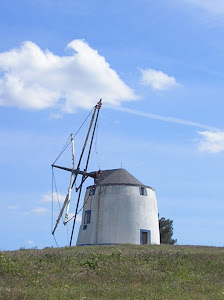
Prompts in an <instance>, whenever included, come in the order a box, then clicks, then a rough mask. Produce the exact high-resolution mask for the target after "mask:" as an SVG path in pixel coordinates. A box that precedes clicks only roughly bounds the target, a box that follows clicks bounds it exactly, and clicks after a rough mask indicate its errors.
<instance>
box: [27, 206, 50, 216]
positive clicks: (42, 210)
mask: <svg viewBox="0 0 224 300" xmlns="http://www.w3.org/2000/svg"><path fill="white" fill-rule="evenodd" d="M46 212H47V209H46V208H45V207H36V208H34V209H32V210H31V211H30V213H35V214H43V213H46Z"/></svg>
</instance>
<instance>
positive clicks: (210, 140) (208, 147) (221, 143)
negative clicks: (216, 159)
mask: <svg viewBox="0 0 224 300" xmlns="http://www.w3.org/2000/svg"><path fill="white" fill-rule="evenodd" d="M199 134H200V135H201V136H202V137H201V140H200V142H199V150H200V151H206V152H210V153H218V152H222V151H224V131H218V132H212V131H202V132H199Z"/></svg>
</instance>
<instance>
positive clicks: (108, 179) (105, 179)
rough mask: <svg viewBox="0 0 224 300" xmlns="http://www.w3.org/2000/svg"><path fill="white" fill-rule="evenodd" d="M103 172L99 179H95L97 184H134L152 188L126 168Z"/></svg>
mask: <svg viewBox="0 0 224 300" xmlns="http://www.w3.org/2000/svg"><path fill="white" fill-rule="evenodd" d="M101 172H102V174H101V175H100V176H99V177H97V178H98V180H95V184H96V185H101V186H102V185H133V186H142V187H148V188H151V187H149V186H146V185H144V184H143V183H141V182H140V181H139V180H138V179H137V178H135V177H134V176H133V175H131V174H130V173H129V172H128V171H126V170H125V169H113V170H103V171H101ZM151 189H152V188H151Z"/></svg>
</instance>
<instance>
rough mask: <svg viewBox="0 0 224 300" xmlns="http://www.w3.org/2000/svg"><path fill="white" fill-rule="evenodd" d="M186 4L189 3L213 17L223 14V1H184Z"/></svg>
mask: <svg viewBox="0 0 224 300" xmlns="http://www.w3.org/2000/svg"><path fill="white" fill-rule="evenodd" d="M184 2H186V3H190V4H192V5H194V6H197V7H199V8H201V9H203V10H205V11H207V12H208V13H210V14H211V13H212V14H215V15H223V14H224V1H223V0H184Z"/></svg>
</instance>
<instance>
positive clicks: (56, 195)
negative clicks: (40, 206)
mask: <svg viewBox="0 0 224 300" xmlns="http://www.w3.org/2000/svg"><path fill="white" fill-rule="evenodd" d="M65 197H66V195H64V194H60V193H56V192H54V193H53V199H54V202H58V201H59V202H60V203H64V201H65ZM41 202H52V193H46V194H44V195H43V197H42V199H41Z"/></svg>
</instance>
